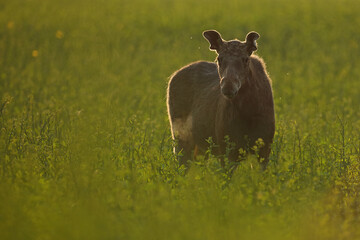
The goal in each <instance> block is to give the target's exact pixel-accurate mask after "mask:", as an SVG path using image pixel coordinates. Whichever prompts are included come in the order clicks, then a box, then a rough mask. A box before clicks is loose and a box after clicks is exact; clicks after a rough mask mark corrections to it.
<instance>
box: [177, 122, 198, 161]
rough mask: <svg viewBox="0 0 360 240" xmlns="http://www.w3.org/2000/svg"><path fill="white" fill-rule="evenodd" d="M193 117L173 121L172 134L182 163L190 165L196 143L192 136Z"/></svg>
mask: <svg viewBox="0 0 360 240" xmlns="http://www.w3.org/2000/svg"><path fill="white" fill-rule="evenodd" d="M191 129H192V117H191V115H189V116H187V117H186V118H178V119H174V120H173V121H172V135H173V139H174V140H175V141H176V143H175V147H174V153H175V154H176V155H177V158H178V161H179V164H180V165H185V167H188V166H189V163H188V161H189V160H191V156H192V151H193V150H194V148H195V144H194V141H193V137H192V131H191Z"/></svg>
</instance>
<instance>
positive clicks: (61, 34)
mask: <svg viewBox="0 0 360 240" xmlns="http://www.w3.org/2000/svg"><path fill="white" fill-rule="evenodd" d="M55 36H56V38H57V39H62V38H63V37H64V33H63V32H62V31H60V30H57V31H56V34H55Z"/></svg>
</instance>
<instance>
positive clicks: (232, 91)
mask: <svg viewBox="0 0 360 240" xmlns="http://www.w3.org/2000/svg"><path fill="white" fill-rule="evenodd" d="M221 92H222V94H223V95H224V96H225V97H227V98H228V99H232V98H233V97H235V95H236V94H237V92H238V89H237V88H236V87H234V86H233V84H231V83H230V82H229V81H226V79H223V81H222V83H221Z"/></svg>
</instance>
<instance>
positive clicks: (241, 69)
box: [167, 30, 275, 169]
mask: <svg viewBox="0 0 360 240" xmlns="http://www.w3.org/2000/svg"><path fill="white" fill-rule="evenodd" d="M203 36H204V37H205V38H206V39H207V40H208V41H209V43H210V49H211V50H214V51H216V53H217V55H218V56H217V59H216V62H217V64H216V63H212V62H204V61H199V62H195V63H191V64H189V65H187V66H185V67H183V68H181V69H180V70H178V71H176V72H175V73H174V74H173V75H172V76H171V79H170V82H169V86H168V92H167V107H168V113H169V119H170V125H171V133H172V137H173V139H174V140H176V142H177V145H176V147H175V148H174V152H175V154H178V153H179V152H181V153H182V154H180V155H182V156H181V157H179V162H180V164H185V165H186V166H187V161H188V160H191V157H192V152H193V150H195V149H196V150H195V152H197V151H201V152H202V153H204V151H206V149H207V148H208V147H209V144H208V142H207V141H206V140H207V139H208V138H209V137H211V138H212V139H213V141H214V143H215V144H216V145H217V146H218V148H217V149H216V154H219V155H224V154H225V153H226V148H227V144H226V141H224V139H225V137H226V136H228V137H229V140H230V142H232V143H234V144H235V148H233V149H232V150H231V152H230V154H229V156H228V157H229V160H230V161H237V160H239V159H240V158H241V156H239V150H240V149H243V150H245V151H247V152H248V151H251V148H252V146H254V145H256V141H258V140H259V138H261V139H262V140H263V143H264V144H263V146H262V147H261V148H260V150H259V152H258V154H259V158H260V159H259V160H260V162H261V165H262V168H263V169H265V168H266V165H267V163H268V161H269V158H268V157H269V154H270V150H271V149H270V145H271V143H272V140H273V137H274V131H275V117H274V103H273V95H272V88H271V80H270V78H269V76H268V74H267V72H266V69H265V64H264V62H263V60H262V59H261V58H259V57H258V56H256V55H254V54H252V53H253V52H254V51H255V50H257V44H256V40H257V39H258V38H259V37H260V35H259V34H258V33H256V32H250V33H248V34H247V36H246V39H245V42H242V41H238V40H231V41H225V40H223V39H222V38H221V36H220V34H219V33H218V32H217V31H215V30H210V31H205V32H204V33H203ZM222 161H223V160H222ZM222 164H224V163H223V162H222Z"/></svg>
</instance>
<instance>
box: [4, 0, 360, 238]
mask: <svg viewBox="0 0 360 240" xmlns="http://www.w3.org/2000/svg"><path fill="white" fill-rule="evenodd" d="M359 12H360V2H359V1H357V0H339V1H335V0H329V1H326V0H316V1H310V0H299V1H287V0H276V1H266V0H258V1H255V0H254V1H237V0H230V1H214V0H209V1H204V0H198V1H190V0H182V1H172V0H158V1H155V0H153V1H151V0H131V1H129V0H107V1H100V0H92V1H86V0H72V1H70V0H63V1H50V0H12V1H8V0H0V83H1V84H0V101H1V102H0V235H1V236H0V238H1V239H39V240H40V239H41V240H42V239H360V228H359V226H360V195H359V191H360V173H359V172H360V111H359V106H360V95H359V92H360V64H359V56H360V46H359V44H360V32H359V26H360V15H359ZM206 29H217V30H218V31H220V32H221V33H222V36H223V37H224V38H225V39H228V40H229V39H233V38H239V39H241V40H242V39H244V37H245V35H246V33H248V32H249V31H251V30H255V31H257V32H259V33H260V35H261V38H260V39H259V40H258V45H259V49H258V51H257V53H256V54H258V55H259V56H261V57H263V58H264V60H265V62H266V63H267V68H268V71H269V73H270V76H271V78H272V80H273V90H274V98H275V106H276V109H275V111H276V120H277V124H276V135H275V139H274V144H273V145H272V153H271V156H270V164H269V166H268V169H267V170H266V171H265V172H261V171H259V169H258V165H257V161H256V160H255V159H253V158H252V157H249V159H247V160H246V161H244V162H243V163H242V164H240V166H239V167H238V169H237V170H236V171H235V173H234V175H233V176H232V178H231V179H229V176H227V175H226V174H225V173H224V171H223V170H222V169H221V168H220V167H219V163H218V161H217V159H216V158H215V157H213V156H210V158H209V159H208V160H204V159H203V158H201V157H200V158H199V159H197V161H196V162H195V163H193V165H192V167H191V169H190V171H189V172H188V173H187V174H186V175H185V174H184V169H182V168H179V167H178V164H177V162H176V160H175V157H174V156H173V154H172V145H173V143H172V140H171V137H170V128H169V123H168V119H167V113H166V104H165V96H166V87H167V81H168V76H170V75H171V73H172V72H173V71H175V70H176V69H178V68H180V67H181V66H183V65H185V64H188V63H189V62H192V61H196V60H200V59H203V60H209V61H213V60H214V59H215V54H214V53H213V52H211V51H209V49H208V47H209V45H208V43H207V42H206V40H205V39H203V38H202V35H201V33H202V31H203V30H206Z"/></svg>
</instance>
